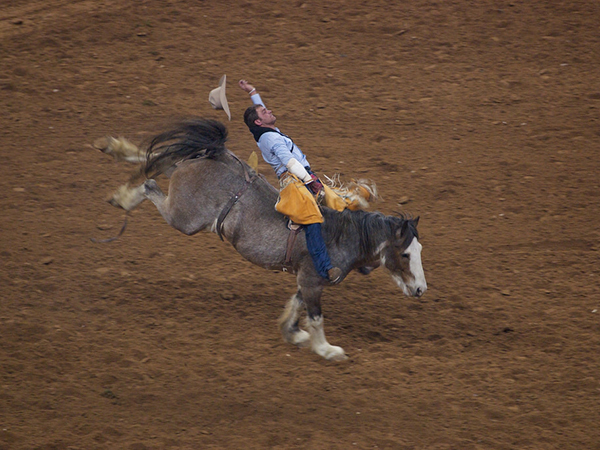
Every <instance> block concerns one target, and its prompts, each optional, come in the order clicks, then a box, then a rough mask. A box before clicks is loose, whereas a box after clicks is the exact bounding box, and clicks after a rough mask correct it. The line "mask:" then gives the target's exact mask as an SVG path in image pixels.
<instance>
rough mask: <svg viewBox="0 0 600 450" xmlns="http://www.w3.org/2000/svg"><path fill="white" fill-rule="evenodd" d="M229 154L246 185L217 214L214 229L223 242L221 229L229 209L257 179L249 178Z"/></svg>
mask: <svg viewBox="0 0 600 450" xmlns="http://www.w3.org/2000/svg"><path fill="white" fill-rule="evenodd" d="M229 154H230V155H231V156H232V157H233V158H234V159H236V160H237V161H238V162H239V163H240V164H241V165H242V168H243V169H244V178H245V179H246V184H244V185H243V186H242V188H241V189H240V190H239V191H238V192H237V194H235V195H234V196H233V197H231V198H230V199H229V201H228V202H227V203H226V204H225V206H224V207H223V209H222V210H221V214H219V218H218V219H217V226H216V229H217V234H218V235H219V238H220V239H221V240H224V239H223V232H222V228H223V221H224V220H225V218H226V217H227V214H229V212H230V211H231V208H233V205H235V204H236V203H237V201H238V200H239V199H240V197H241V196H242V195H243V194H244V192H246V191H247V190H248V188H249V187H250V185H251V184H252V183H254V181H255V180H256V179H257V178H258V176H257V175H253V176H250V174H249V173H248V169H247V168H246V166H245V164H244V163H243V162H242V161H241V160H240V159H239V158H238V157H237V156H235V155H234V154H233V153H231V152H229Z"/></svg>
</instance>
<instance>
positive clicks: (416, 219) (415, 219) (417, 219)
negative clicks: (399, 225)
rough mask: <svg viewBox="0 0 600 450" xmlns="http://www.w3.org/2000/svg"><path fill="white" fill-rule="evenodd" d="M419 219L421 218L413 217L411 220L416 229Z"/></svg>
mask: <svg viewBox="0 0 600 450" xmlns="http://www.w3.org/2000/svg"><path fill="white" fill-rule="evenodd" d="M420 218H421V216H417V217H415V218H414V219H413V223H414V224H415V227H416V226H417V225H419V219H420Z"/></svg>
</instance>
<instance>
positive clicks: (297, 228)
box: [283, 223, 302, 267]
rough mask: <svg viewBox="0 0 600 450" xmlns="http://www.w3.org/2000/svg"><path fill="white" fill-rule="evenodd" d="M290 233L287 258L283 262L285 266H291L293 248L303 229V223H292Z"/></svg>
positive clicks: (286, 251) (286, 250)
mask: <svg viewBox="0 0 600 450" xmlns="http://www.w3.org/2000/svg"><path fill="white" fill-rule="evenodd" d="M289 228H290V234H289V236H288V240H287V248H286V249H285V260H284V262H283V265H284V267H286V266H290V265H291V263H292V250H293V249H294V243H295V242H296V236H298V233H300V231H301V230H302V226H301V225H296V224H293V223H292V224H290V227H289Z"/></svg>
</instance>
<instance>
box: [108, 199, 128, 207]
mask: <svg viewBox="0 0 600 450" xmlns="http://www.w3.org/2000/svg"><path fill="white" fill-rule="evenodd" d="M106 201H107V202H108V203H110V204H111V205H112V206H115V207H117V208H121V209H125V208H123V205H121V204H120V203H119V202H118V201H117V200H115V198H114V197H110V198H108V199H107V200H106Z"/></svg>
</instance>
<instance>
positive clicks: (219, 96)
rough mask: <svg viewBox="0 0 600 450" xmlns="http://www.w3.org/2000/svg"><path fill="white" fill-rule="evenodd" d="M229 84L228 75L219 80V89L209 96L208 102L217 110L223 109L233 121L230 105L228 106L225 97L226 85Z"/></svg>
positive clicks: (215, 89) (211, 92)
mask: <svg viewBox="0 0 600 450" xmlns="http://www.w3.org/2000/svg"><path fill="white" fill-rule="evenodd" d="M226 83H227V75H223V76H222V77H221V79H220V80H219V87H217V88H214V89H213V90H212V91H210V94H208V101H209V102H210V104H211V105H212V107H213V108H215V109H223V110H225V112H226V113H227V117H229V120H231V113H230V112H229V105H228V104H227V97H225V84H226Z"/></svg>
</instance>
